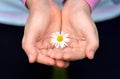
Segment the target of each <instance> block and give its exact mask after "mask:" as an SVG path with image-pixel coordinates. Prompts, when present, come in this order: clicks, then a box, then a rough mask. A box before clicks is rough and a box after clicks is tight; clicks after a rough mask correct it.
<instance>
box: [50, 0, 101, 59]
mask: <svg viewBox="0 0 120 79" xmlns="http://www.w3.org/2000/svg"><path fill="white" fill-rule="evenodd" d="M62 31H63V32H65V33H68V34H69V38H70V42H69V44H68V46H67V47H66V48H64V49H63V52H62V53H54V55H50V54H49V55H50V57H51V58H55V59H63V60H68V61H70V60H79V59H83V58H85V57H88V58H89V59H93V57H94V54H95V51H96V50H97V48H98V46H99V39H98V33H97V29H96V26H95V24H94V22H93V21H92V19H91V16H90V7H89V6H88V4H87V3H86V2H85V0H67V2H66V3H65V5H64V7H63V10H62ZM53 56H54V57H53Z"/></svg>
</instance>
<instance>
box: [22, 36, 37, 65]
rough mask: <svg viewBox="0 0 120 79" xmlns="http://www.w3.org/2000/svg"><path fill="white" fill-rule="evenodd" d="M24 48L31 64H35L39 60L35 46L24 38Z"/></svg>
mask: <svg viewBox="0 0 120 79" xmlns="http://www.w3.org/2000/svg"><path fill="white" fill-rule="evenodd" d="M22 48H23V49H24V51H25V53H26V54H27V56H28V59H29V62H30V63H34V62H35V61H36V59H37V50H36V48H35V46H34V44H33V43H32V42H31V41H30V40H27V39H25V37H24V38H23V40H22Z"/></svg>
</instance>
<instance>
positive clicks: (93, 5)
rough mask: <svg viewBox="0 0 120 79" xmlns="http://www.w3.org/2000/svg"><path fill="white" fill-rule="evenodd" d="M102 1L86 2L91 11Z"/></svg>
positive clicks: (89, 0)
mask: <svg viewBox="0 0 120 79" xmlns="http://www.w3.org/2000/svg"><path fill="white" fill-rule="evenodd" d="M99 1H100V0H86V2H87V3H88V4H89V6H90V8H91V10H93V9H94V7H95V6H96V5H97V4H98V2H99Z"/></svg>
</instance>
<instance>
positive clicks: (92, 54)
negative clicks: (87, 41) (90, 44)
mask: <svg viewBox="0 0 120 79" xmlns="http://www.w3.org/2000/svg"><path fill="white" fill-rule="evenodd" d="M94 55H95V52H94V51H90V58H91V59H93V58H94Z"/></svg>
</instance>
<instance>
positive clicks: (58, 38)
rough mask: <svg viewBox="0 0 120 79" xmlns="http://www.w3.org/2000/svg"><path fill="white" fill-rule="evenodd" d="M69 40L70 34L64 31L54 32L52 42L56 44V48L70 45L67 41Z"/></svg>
mask: <svg viewBox="0 0 120 79" xmlns="http://www.w3.org/2000/svg"><path fill="white" fill-rule="evenodd" d="M69 41H70V39H69V38H68V34H65V33H64V32H61V33H60V32H55V33H53V34H52V38H51V43H52V44H53V45H55V47H56V48H59V47H60V48H64V47H65V46H68V44H67V42H69Z"/></svg>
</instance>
